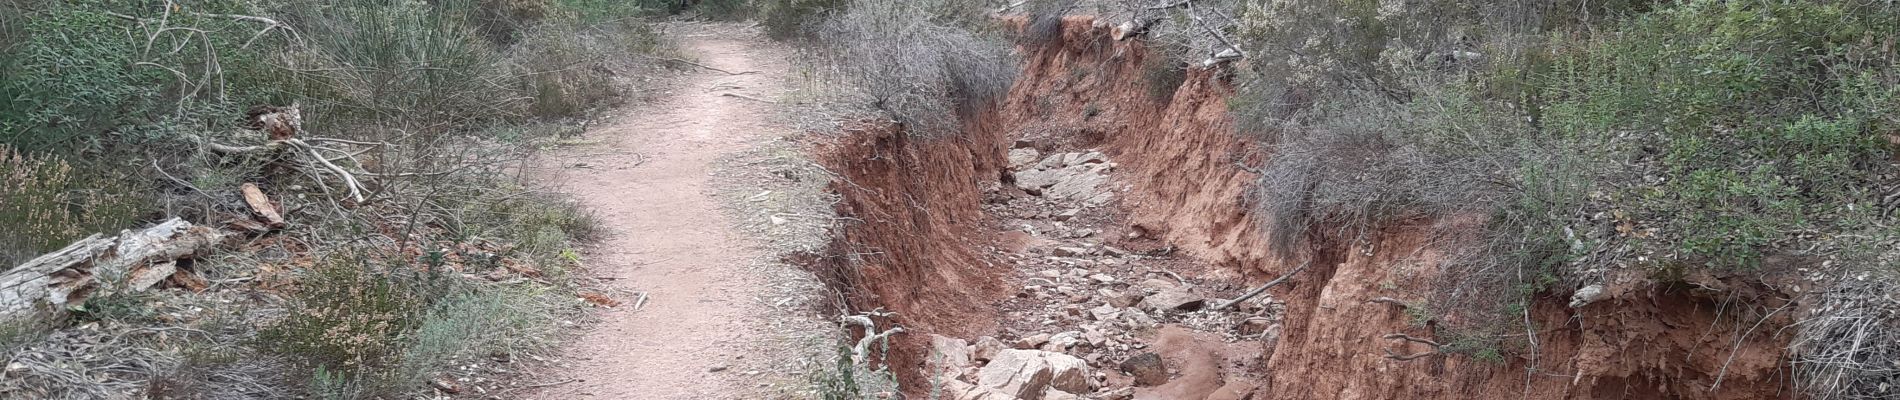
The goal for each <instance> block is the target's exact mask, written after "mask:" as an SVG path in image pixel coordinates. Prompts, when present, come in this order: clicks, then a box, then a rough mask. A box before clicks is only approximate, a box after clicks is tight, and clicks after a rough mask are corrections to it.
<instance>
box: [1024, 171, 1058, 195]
mask: <svg viewBox="0 0 1900 400" xmlns="http://www.w3.org/2000/svg"><path fill="white" fill-rule="evenodd" d="M1066 176H1067V175H1064V174H1063V173H1062V172H1061V170H1055V171H1044V170H1026V171H1016V173H1015V177H1016V187H1017V188H1021V189H1022V190H1024V191H1028V192H1029V193H1031V194H1040V193H1042V189H1043V188H1047V187H1050V186H1055V184H1056V183H1059V182H1062V178H1064V177H1066Z"/></svg>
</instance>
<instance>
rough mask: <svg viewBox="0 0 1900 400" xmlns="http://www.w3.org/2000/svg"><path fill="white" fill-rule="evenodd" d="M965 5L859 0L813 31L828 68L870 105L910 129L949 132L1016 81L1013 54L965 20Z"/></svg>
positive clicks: (1007, 46) (997, 40) (999, 42)
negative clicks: (956, 22) (969, 25)
mask: <svg viewBox="0 0 1900 400" xmlns="http://www.w3.org/2000/svg"><path fill="white" fill-rule="evenodd" d="M965 10H966V7H964V6H960V5H956V4H951V3H946V2H935V1H923V2H908V1H891V0H865V1H858V2H855V3H854V4H852V5H851V6H850V7H849V8H848V9H847V10H846V11H845V12H843V13H842V14H839V15H837V16H835V17H834V18H833V19H832V20H830V21H828V22H826V23H825V24H824V25H823V26H824V27H823V28H822V30H821V31H820V32H819V34H818V40H819V42H820V48H821V50H820V51H822V52H823V55H824V56H825V57H827V58H828V59H829V60H831V62H829V65H828V67H829V68H831V69H832V71H833V72H834V73H836V74H837V75H839V76H841V77H842V78H843V79H844V80H845V81H846V82H847V83H848V84H850V85H851V87H853V88H855V89H858V90H860V92H859V94H861V95H862V97H864V98H866V99H867V100H868V102H869V103H871V104H872V106H873V107H874V108H876V109H879V110H882V111H885V112H888V113H890V114H891V116H892V117H893V118H894V119H896V120H897V121H898V122H900V123H903V124H904V125H905V127H906V128H907V129H908V130H909V131H910V132H913V133H917V134H922V135H948V134H953V133H954V132H957V131H958V130H960V129H961V126H960V125H959V124H960V123H961V121H962V120H963V118H965V117H970V116H973V115H975V112H976V110H978V109H981V108H983V107H986V106H988V105H989V104H992V103H994V102H995V101H996V100H997V99H998V98H999V97H1000V96H1002V95H1003V94H1004V93H1005V92H1007V91H1008V90H1009V87H1010V85H1011V84H1013V83H1014V82H1015V79H1016V73H1017V70H1016V69H1017V68H1016V62H1015V54H1014V52H1013V50H1012V48H1011V46H1010V45H1009V43H1008V42H1006V41H1004V40H1002V39H1000V38H999V37H998V36H999V35H995V34H985V33H979V32H978V31H977V30H974V29H973V28H969V27H966V26H968V25H959V24H953V23H946V22H940V21H967V18H969V16H968V15H966V14H965V13H964V11H965Z"/></svg>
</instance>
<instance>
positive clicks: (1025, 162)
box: [1009, 149, 1042, 170]
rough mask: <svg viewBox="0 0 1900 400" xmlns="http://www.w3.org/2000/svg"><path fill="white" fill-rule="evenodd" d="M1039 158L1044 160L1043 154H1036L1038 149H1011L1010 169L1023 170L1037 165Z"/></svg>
mask: <svg viewBox="0 0 1900 400" xmlns="http://www.w3.org/2000/svg"><path fill="white" fill-rule="evenodd" d="M1039 158H1042V153H1039V152H1036V149H1010V150H1009V169H1015V170H1020V169H1023V167H1028V166H1030V165H1032V164H1035V163H1036V160H1037V159H1039Z"/></svg>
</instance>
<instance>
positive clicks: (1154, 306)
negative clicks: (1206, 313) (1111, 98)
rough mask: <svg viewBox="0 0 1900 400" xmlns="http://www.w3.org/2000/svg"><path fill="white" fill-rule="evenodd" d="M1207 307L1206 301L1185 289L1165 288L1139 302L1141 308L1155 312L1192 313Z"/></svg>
mask: <svg viewBox="0 0 1900 400" xmlns="http://www.w3.org/2000/svg"><path fill="white" fill-rule="evenodd" d="M1206 305H1207V299H1204V298H1201V296H1196V295H1194V293H1191V292H1188V290H1187V289H1181V288H1167V289H1160V290H1157V291H1155V293H1154V294H1151V295H1148V297H1146V298H1143V299H1142V300H1141V308H1142V309H1147V310H1155V311H1194V310H1199V309H1201V307H1204V306H1206Z"/></svg>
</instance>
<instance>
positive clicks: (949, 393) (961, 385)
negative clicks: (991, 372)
mask: <svg viewBox="0 0 1900 400" xmlns="http://www.w3.org/2000/svg"><path fill="white" fill-rule="evenodd" d="M943 395H944V399H945V400H1019V399H1017V398H1016V397H1015V396H1010V395H1007V394H1002V393H997V392H996V391H993V390H989V389H984V388H981V387H978V386H976V385H974V384H970V383H968V382H964V381H958V380H950V381H944V382H943Z"/></svg>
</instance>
